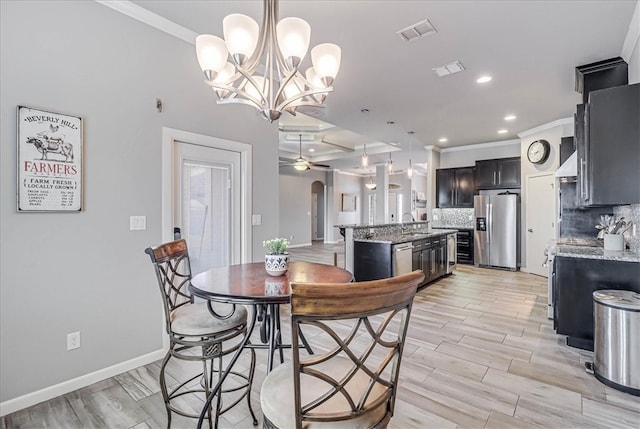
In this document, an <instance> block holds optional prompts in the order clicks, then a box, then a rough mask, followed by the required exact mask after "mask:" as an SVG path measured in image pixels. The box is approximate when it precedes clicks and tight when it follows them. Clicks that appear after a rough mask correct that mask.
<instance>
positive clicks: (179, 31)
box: [96, 0, 198, 45]
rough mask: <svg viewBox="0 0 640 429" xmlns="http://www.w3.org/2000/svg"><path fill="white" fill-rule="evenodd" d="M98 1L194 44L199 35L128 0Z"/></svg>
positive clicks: (97, 0)
mask: <svg viewBox="0 0 640 429" xmlns="http://www.w3.org/2000/svg"><path fill="white" fill-rule="evenodd" d="M96 2H97V3H100V4H101V5H103V6H106V7H109V8H111V9H113V10H115V11H118V12H120V13H122V14H123V15H127V16H128V17H130V18H133V19H136V20H138V21H140V22H142V23H144V24H147V25H150V26H151V27H153V28H156V29H158V30H160V31H163V32H165V33H167V34H170V35H171V36H174V37H177V38H178V39H182V40H184V41H185V42H188V43H191V44H192V45H195V43H196V37H197V36H198V35H197V34H196V33H195V32H194V31H191V30H189V29H188V28H186V27H183V26H181V25H178V24H176V23H175V22H173V21H170V20H168V19H167V18H164V17H162V16H160V15H158V14H155V13H153V12H151V11H149V10H147V9H145V8H143V7H140V6H138V5H137V4H135V3H132V2H130V1H128V0H108V1H107V0H96Z"/></svg>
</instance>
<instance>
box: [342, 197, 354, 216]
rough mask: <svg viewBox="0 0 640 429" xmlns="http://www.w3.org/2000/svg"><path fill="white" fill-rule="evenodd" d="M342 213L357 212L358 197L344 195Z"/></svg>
mask: <svg viewBox="0 0 640 429" xmlns="http://www.w3.org/2000/svg"><path fill="white" fill-rule="evenodd" d="M342 211H343V212H355V211H356V196H355V195H353V194H342Z"/></svg>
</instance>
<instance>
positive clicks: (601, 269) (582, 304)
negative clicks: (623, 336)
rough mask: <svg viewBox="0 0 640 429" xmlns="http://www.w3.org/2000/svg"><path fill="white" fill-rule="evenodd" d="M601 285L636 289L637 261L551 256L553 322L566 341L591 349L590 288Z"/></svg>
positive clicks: (638, 287) (639, 272) (638, 286)
mask: <svg viewBox="0 0 640 429" xmlns="http://www.w3.org/2000/svg"><path fill="white" fill-rule="evenodd" d="M602 289H616V290H632V291H635V292H640V263H635V262H623V261H610V260H600V259H587V258H569V257H562V256H556V257H555V259H554V284H553V294H554V299H553V301H554V325H555V328H556V332H557V333H558V334H562V335H566V336H567V344H568V345H570V346H573V347H578V348H581V349H585V350H593V331H594V329H593V292H594V291H596V290H602Z"/></svg>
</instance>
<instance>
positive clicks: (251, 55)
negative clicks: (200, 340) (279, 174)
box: [196, 0, 341, 122]
mask: <svg viewBox="0 0 640 429" xmlns="http://www.w3.org/2000/svg"><path fill="white" fill-rule="evenodd" d="M277 20H278V1H277V0H264V15H263V20H262V27H259V26H258V24H257V23H256V22H255V21H254V20H253V19H252V18H250V17H248V16H246V15H241V14H237V13H234V14H231V15H228V16H226V17H225V18H224V20H223V21H222V25H223V33H224V40H223V39H221V38H219V37H217V36H212V35H209V34H203V35H200V36H198V37H197V38H196V55H197V57H198V63H199V64H200V68H201V69H202V71H203V72H204V75H205V83H206V84H208V85H210V86H211V87H212V88H213V90H214V91H215V93H216V96H217V101H218V103H219V104H225V103H242V104H248V105H250V106H253V107H255V108H256V109H258V111H260V112H261V114H262V116H264V118H265V119H267V120H268V121H270V122H272V121H274V120H277V119H278V118H279V117H280V116H281V114H282V112H285V111H286V112H289V113H291V114H293V115H295V113H296V109H297V108H298V107H300V106H315V107H324V106H323V103H324V100H325V98H326V96H327V94H328V93H329V92H331V91H333V87H332V85H333V81H334V79H335V77H336V75H337V73H338V70H339V69H340V57H341V51H340V47H338V46H337V45H334V44H332V43H323V44H320V45H317V46H315V47H314V48H313V49H311V63H312V67H310V68H308V69H307V70H306V72H305V73H304V74H303V73H302V72H301V71H300V69H299V67H300V65H301V63H302V60H303V59H304V57H305V56H306V53H307V50H308V48H309V42H310V38H311V27H310V26H309V24H308V23H307V22H306V21H304V20H303V19H300V18H295V17H288V18H284V19H282V20H280V21H279V22H278V21H277Z"/></svg>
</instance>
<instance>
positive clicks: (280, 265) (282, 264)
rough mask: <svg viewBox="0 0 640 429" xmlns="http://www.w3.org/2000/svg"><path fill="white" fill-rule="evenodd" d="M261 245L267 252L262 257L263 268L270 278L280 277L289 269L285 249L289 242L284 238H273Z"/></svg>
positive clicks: (287, 255)
mask: <svg viewBox="0 0 640 429" xmlns="http://www.w3.org/2000/svg"><path fill="white" fill-rule="evenodd" d="M262 245H263V246H264V248H265V249H266V250H267V253H266V254H265V255H264V267H265V269H266V270H267V274H269V275H270V276H274V277H277V276H282V275H284V273H286V272H287V270H288V269H289V254H288V253H287V247H288V246H289V242H288V241H287V239H286V238H274V239H272V240H267V241H263V242H262Z"/></svg>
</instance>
